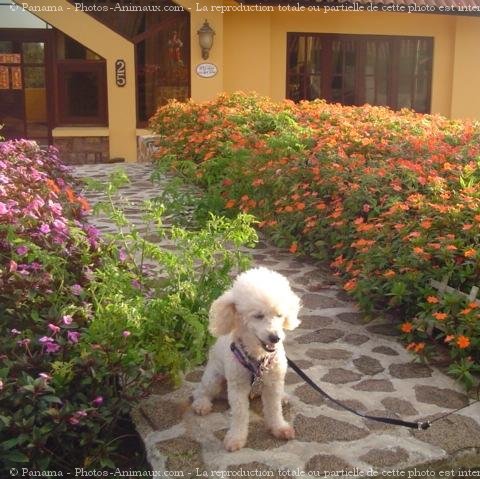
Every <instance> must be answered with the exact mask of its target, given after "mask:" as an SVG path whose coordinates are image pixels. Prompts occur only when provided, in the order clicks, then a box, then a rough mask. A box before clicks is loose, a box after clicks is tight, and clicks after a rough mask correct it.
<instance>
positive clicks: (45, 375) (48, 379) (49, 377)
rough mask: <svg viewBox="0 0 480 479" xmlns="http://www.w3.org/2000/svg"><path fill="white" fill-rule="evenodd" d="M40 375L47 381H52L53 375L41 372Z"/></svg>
mask: <svg viewBox="0 0 480 479" xmlns="http://www.w3.org/2000/svg"><path fill="white" fill-rule="evenodd" d="M39 377H41V378H42V379H44V380H45V381H50V379H52V376H50V375H49V374H47V373H40V374H39Z"/></svg>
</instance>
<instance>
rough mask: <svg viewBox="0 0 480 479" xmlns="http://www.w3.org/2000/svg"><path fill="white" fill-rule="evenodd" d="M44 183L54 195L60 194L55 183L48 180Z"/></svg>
mask: <svg viewBox="0 0 480 479" xmlns="http://www.w3.org/2000/svg"><path fill="white" fill-rule="evenodd" d="M45 183H47V185H48V187H49V189H51V190H52V191H53V192H54V193H59V192H60V188H59V187H58V185H57V183H55V181H53V180H51V179H50V178H48V179H47V180H45Z"/></svg>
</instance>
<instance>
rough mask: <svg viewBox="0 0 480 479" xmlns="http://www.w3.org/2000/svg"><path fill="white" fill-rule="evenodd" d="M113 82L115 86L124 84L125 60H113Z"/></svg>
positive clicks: (125, 73)
mask: <svg viewBox="0 0 480 479" xmlns="http://www.w3.org/2000/svg"><path fill="white" fill-rule="evenodd" d="M115 82H116V84H117V86H125V85H126V84H127V71H126V68H125V60H117V61H116V62H115Z"/></svg>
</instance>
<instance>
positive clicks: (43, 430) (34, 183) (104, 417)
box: [0, 142, 256, 474]
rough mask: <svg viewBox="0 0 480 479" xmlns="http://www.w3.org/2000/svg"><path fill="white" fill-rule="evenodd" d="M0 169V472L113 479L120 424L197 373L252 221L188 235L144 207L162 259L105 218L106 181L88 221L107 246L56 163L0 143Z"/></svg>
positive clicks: (221, 223) (112, 190)
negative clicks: (107, 472) (155, 393)
mask: <svg viewBox="0 0 480 479" xmlns="http://www.w3.org/2000/svg"><path fill="white" fill-rule="evenodd" d="M0 167H1V173H0V219H1V220H2V222H1V223H0V253H1V256H0V267H1V270H0V285H1V287H0V317H1V321H0V351H1V352H2V353H1V356H0V470H1V471H3V472H5V474H6V471H8V470H9V468H10V467H17V468H18V467H19V466H20V467H21V466H22V465H28V467H29V468H31V469H37V470H40V471H42V470H47V469H51V470H54V469H56V470H62V471H63V472H64V473H66V472H68V471H72V470H74V468H75V467H84V468H92V467H93V468H97V469H98V468H103V469H108V468H113V467H114V466H115V464H116V463H117V461H118V460H120V457H119V452H118V446H119V444H120V442H121V439H122V437H118V432H117V431H118V426H119V422H120V420H121V419H122V418H123V417H124V416H125V415H127V414H128V413H129V411H130V410H131V408H132V407H133V406H134V405H135V404H136V403H137V402H138V401H139V399H141V398H142V397H144V396H145V395H146V394H148V392H149V389H150V388H151V386H152V384H153V383H154V382H155V381H163V380H166V379H168V378H171V379H173V380H178V378H179V376H180V373H181V372H182V371H184V370H185V369H186V368H187V367H190V366H192V365H195V364H198V363H199V362H201V361H202V360H203V358H204V353H205V350H206V346H207V344H208V343H209V337H208V334H207V327H206V316H207V311H208V304H209V302H210V301H211V300H212V299H213V298H214V297H215V296H217V295H218V294H219V293H220V291H221V290H223V288H224V287H225V286H226V284H227V283H228V281H229V274H230V273H231V272H232V270H233V271H234V270H239V269H241V268H244V267H245V266H246V265H247V263H248V259H247V258H245V256H244V255H242V254H241V253H240V252H239V246H240V245H242V244H245V243H251V242H253V241H255V238H256V237H255V233H254V230H253V229H252V227H251V226H250V223H251V218H250V217H248V216H246V215H242V216H239V217H238V218H236V219H235V220H233V221H231V220H225V219H222V218H217V217H213V216H212V217H211V219H210V220H209V221H208V223H207V224H206V225H205V227H204V228H202V229H199V230H195V231H187V230H185V229H182V228H178V227H175V226H172V227H164V226H163V225H162V213H163V206H162V205H161V204H147V205H145V208H146V209H145V214H146V217H147V219H148V221H149V224H150V225H151V226H150V228H151V233H152V234H153V233H154V232H155V231H156V232H157V233H158V236H159V237H165V238H169V239H170V240H171V243H172V245H173V246H174V250H166V249H163V248H161V247H159V246H158V245H156V244H154V243H151V242H149V241H146V240H144V239H142V238H141V236H140V233H139V232H138V231H137V230H135V228H134V227H133V226H131V225H129V223H128V221H126V219H125V216H124V214H123V212H122V211H121V209H120V208H118V207H117V206H115V204H114V202H113V198H114V195H115V194H116V191H117V190H118V188H119V187H120V186H121V185H122V184H123V183H124V182H125V181H128V180H127V178H126V177H125V176H124V175H123V174H121V173H117V174H116V175H114V176H113V177H112V179H111V181H110V182H109V183H108V184H107V185H106V186H105V188H106V191H107V197H108V198H109V200H108V201H107V202H106V203H104V204H101V205H99V206H98V209H102V210H103V211H104V212H105V211H107V212H108V214H109V215H110V217H111V219H112V221H114V222H115V224H116V225H117V226H118V233H116V234H114V235H111V236H109V237H106V238H104V239H103V238H100V236H99V233H98V231H97V230H96V229H95V228H93V227H92V226H91V225H89V224H88V223H86V222H85V221H84V220H83V217H82V214H83V212H84V211H86V210H88V209H89V205H88V203H87V202H86V200H85V199H84V198H82V197H79V196H77V195H76V194H75V193H74V191H73V189H72V187H71V184H72V178H71V177H70V176H69V175H68V173H67V172H66V169H65V167H64V166H63V165H62V164H61V163H60V162H59V161H58V158H57V156H56V152H55V151H54V150H50V151H49V152H42V151H40V150H39V149H38V147H37V146H36V145H35V144H33V143H30V142H17V143H5V144H2V145H0ZM227 245H228V246H229V249H228V250H227V249H226V246H227Z"/></svg>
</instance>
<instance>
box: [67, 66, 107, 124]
mask: <svg viewBox="0 0 480 479" xmlns="http://www.w3.org/2000/svg"><path fill="white" fill-rule="evenodd" d="M65 82H66V92H67V98H66V108H67V111H66V114H67V116H70V117H95V116H97V115H98V114H99V98H98V77H97V74H96V73H95V72H83V71H77V72H66V73H65Z"/></svg>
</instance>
